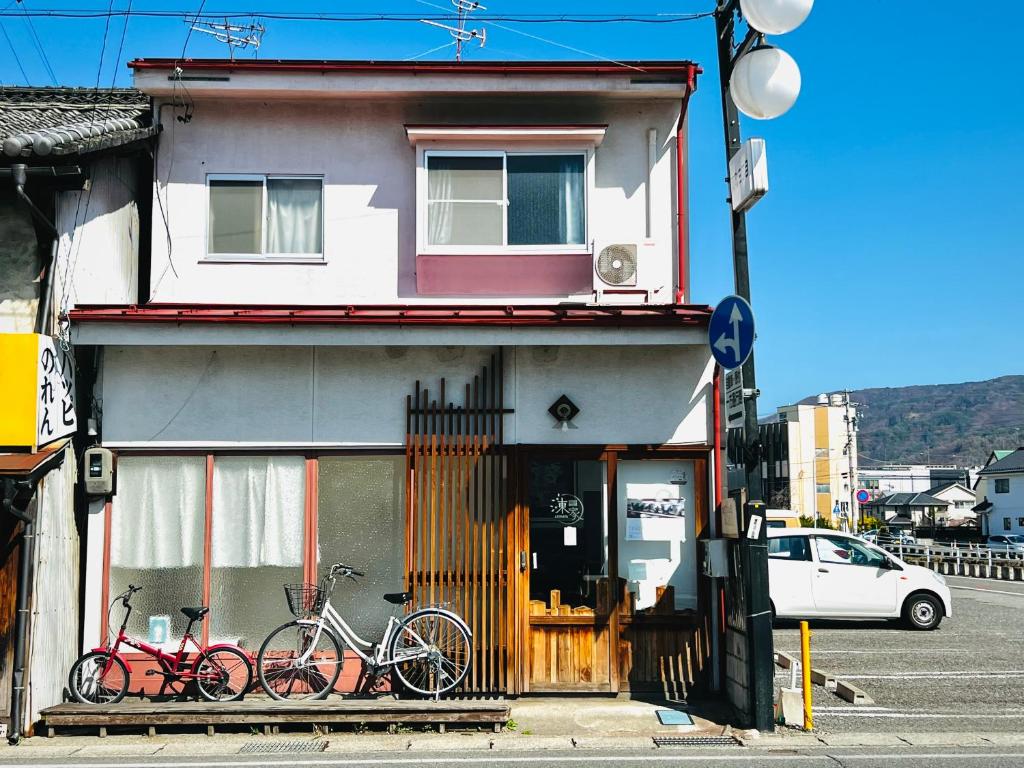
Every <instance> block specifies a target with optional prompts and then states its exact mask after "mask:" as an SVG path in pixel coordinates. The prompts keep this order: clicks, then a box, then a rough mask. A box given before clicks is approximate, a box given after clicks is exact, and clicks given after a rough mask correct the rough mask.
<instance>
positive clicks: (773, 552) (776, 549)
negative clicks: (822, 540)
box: [768, 536, 811, 560]
mask: <svg viewBox="0 0 1024 768" xmlns="http://www.w3.org/2000/svg"><path fill="white" fill-rule="evenodd" d="M768 557H774V558H776V559H779V560H810V559H811V547H810V544H809V543H808V541H807V537H806V536H778V537H774V538H770V539H768Z"/></svg>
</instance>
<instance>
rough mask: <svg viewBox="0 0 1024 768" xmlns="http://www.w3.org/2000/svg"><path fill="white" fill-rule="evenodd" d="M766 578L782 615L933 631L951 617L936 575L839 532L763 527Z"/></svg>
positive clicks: (774, 609) (776, 611)
mask: <svg viewBox="0 0 1024 768" xmlns="http://www.w3.org/2000/svg"><path fill="white" fill-rule="evenodd" d="M768 579H769V581H768V584H769V592H770V594H771V601H772V613H773V614H774V615H775V616H778V617H780V618H792V619H807V618H829V619H898V618H902V619H903V620H904V621H905V622H906V623H907V624H908V625H909V626H910V627H911V628H912V629H935V628H936V627H937V626H939V622H941V621H942V617H943V616H952V615H953V600H952V597H951V596H950V592H949V587H947V586H946V580H945V579H944V578H943V577H942V576H940V575H939V574H937V573H935V572H934V571H930V570H928V569H927V568H922V567H921V566H919V565H909V564H908V563H905V562H903V561H902V560H900V559H899V558H898V557H896V556H894V555H892V554H890V553H888V552H886V551H885V550H883V549H880V548H879V547H876V546H875V545H874V544H869V543H868V542H866V541H863V540H862V539H859V538H857V537H856V536H851V535H850V534H846V533H840V532H839V531H828V530H823V529H821V528H769V529H768Z"/></svg>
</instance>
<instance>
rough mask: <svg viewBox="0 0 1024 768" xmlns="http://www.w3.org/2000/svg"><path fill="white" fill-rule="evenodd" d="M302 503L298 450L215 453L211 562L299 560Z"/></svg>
mask: <svg viewBox="0 0 1024 768" xmlns="http://www.w3.org/2000/svg"><path fill="white" fill-rule="evenodd" d="M305 506H306V462H305V459H303V458H302V457H301V456H218V457H216V459H214V463H213V540H212V547H213V557H212V562H211V565H212V567H214V568H254V567H257V566H262V565H273V566H285V567H294V566H301V565H302V545H303V531H304V523H305Z"/></svg>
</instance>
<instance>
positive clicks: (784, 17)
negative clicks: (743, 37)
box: [740, 0, 814, 35]
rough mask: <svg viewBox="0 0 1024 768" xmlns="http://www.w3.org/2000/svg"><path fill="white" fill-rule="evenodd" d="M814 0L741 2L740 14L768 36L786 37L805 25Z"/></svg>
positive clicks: (747, 0) (753, 0) (746, 0)
mask: <svg viewBox="0 0 1024 768" xmlns="http://www.w3.org/2000/svg"><path fill="white" fill-rule="evenodd" d="M812 5H814V0H740V13H742V14H743V18H745V19H746V20H747V22H748V23H749V24H750V26H752V27H753V28H754V29H756V30H757V31H758V32H763V33H764V34H766V35H784V34H786V33H787V32H792V31H793V30H794V29H796V28H797V27H799V26H800V25H801V24H803V23H804V19H806V18H807V14H809V13H810V12H811V6H812Z"/></svg>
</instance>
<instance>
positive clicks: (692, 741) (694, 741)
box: [654, 736, 741, 747]
mask: <svg viewBox="0 0 1024 768" xmlns="http://www.w3.org/2000/svg"><path fill="white" fill-rule="evenodd" d="M740 743H741V742H740V741H739V739H737V738H736V737H735V736H655V737H654V745H655V746H657V747H735V746H737V745H738V744H740Z"/></svg>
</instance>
